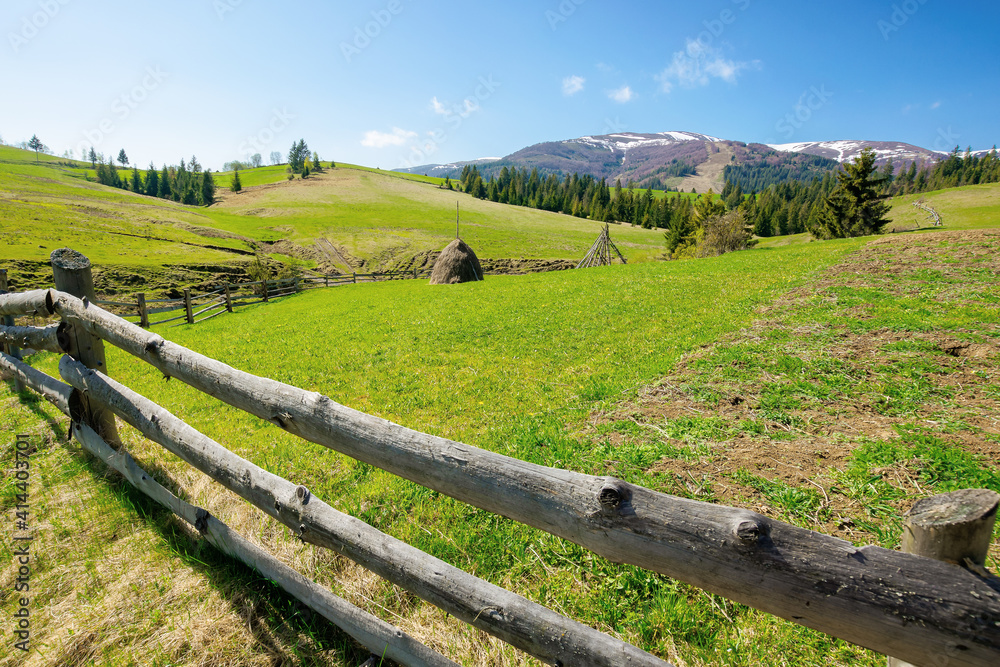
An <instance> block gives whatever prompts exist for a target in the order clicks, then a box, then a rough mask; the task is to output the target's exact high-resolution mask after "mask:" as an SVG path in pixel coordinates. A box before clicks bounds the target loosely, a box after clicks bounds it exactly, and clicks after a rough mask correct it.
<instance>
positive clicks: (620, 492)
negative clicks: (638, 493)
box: [597, 479, 634, 514]
mask: <svg viewBox="0 0 1000 667" xmlns="http://www.w3.org/2000/svg"><path fill="white" fill-rule="evenodd" d="M597 502H599V503H600V504H601V509H602V510H603V511H604V513H605V514H608V513H618V514H634V510H633V509H632V491H631V490H630V489H629V488H628V485H627V484H626V483H625V482H623V481H621V480H620V479H608V480H606V481H605V483H604V484H603V485H602V486H601V490H600V491H598V492H597Z"/></svg>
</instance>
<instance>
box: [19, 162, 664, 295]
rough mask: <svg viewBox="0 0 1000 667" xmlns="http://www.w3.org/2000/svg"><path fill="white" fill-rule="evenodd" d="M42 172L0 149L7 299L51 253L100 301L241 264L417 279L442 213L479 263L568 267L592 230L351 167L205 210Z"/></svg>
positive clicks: (441, 237) (649, 246)
mask: <svg viewBox="0 0 1000 667" xmlns="http://www.w3.org/2000/svg"><path fill="white" fill-rule="evenodd" d="M42 158H43V159H41V160H40V162H39V163H38V164H36V163H35V161H34V154H33V153H30V152H28V151H22V150H19V149H15V148H9V147H0V240H2V241H3V244H2V246H0V261H3V262H5V263H6V264H7V265H8V268H10V269H11V275H12V280H13V283H14V284H15V285H17V284H43V283H45V282H47V281H46V269H45V264H46V262H47V259H48V256H49V253H51V251H52V250H54V249H55V248H57V247H63V246H70V247H73V248H75V249H77V250H79V251H81V252H83V253H84V254H86V255H87V256H89V257H91V259H92V261H93V262H94V264H95V265H96V266H100V267H102V271H103V272H104V273H103V277H100V278H99V281H98V283H99V288H100V289H102V291H105V292H117V291H129V290H131V291H142V290H145V291H156V290H157V289H161V288H163V287H165V286H166V285H168V284H174V285H176V283H177V282H180V281H186V282H187V283H202V282H210V281H211V280H212V279H213V278H214V277H215V275H216V274H217V273H219V272H227V273H240V272H242V271H243V270H244V267H245V265H246V263H247V261H248V256H249V255H251V254H253V253H255V252H263V253H266V254H270V255H271V256H272V257H273V258H275V259H278V260H283V261H291V260H300V261H304V262H305V263H306V264H307V265H309V266H315V265H317V264H319V265H321V266H326V267H328V268H339V269H340V270H351V269H358V270H362V271H381V270H389V269H393V268H398V267H409V266H414V265H415V266H422V265H424V264H425V263H426V262H428V261H429V258H430V257H432V253H434V252H437V251H440V250H441V249H442V248H443V247H444V246H445V245H447V244H448V242H449V241H450V240H451V239H452V238H454V234H455V207H456V203H458V204H459V205H460V206H461V221H462V227H461V234H462V236H463V238H464V239H465V240H466V241H467V242H468V243H470V245H472V246H473V247H474V248H475V250H476V252H477V253H478V254H479V256H480V257H481V258H483V259H486V260H490V259H492V260H498V259H500V260H570V261H572V260H577V259H580V258H582V257H583V256H584V255H585V254H586V252H587V250H588V249H589V247H590V246H591V244H592V243H593V241H594V239H595V238H596V237H597V234H598V232H599V229H600V225H599V224H598V223H594V222H590V221H587V220H582V219H579V218H573V217H571V216H565V215H560V214H556V213H549V212H545V211H537V210H532V209H527V208H522V207H512V206H505V205H502V204H495V203H492V202H485V201H480V200H477V199H474V198H472V197H469V196H466V195H463V194H457V193H455V192H451V191H448V190H444V189H441V188H440V187H438V186H439V185H440V184H441V183H442V181H441V179H435V178H429V177H425V176H414V175H409V174H399V173H394V172H385V171H382V170H378V169H368V168H363V167H355V166H343V167H337V168H336V169H333V170H329V169H328V170H326V171H324V172H322V173H317V174H314V175H312V176H311V177H310V178H308V179H305V180H303V179H300V178H296V179H295V180H292V181H288V180H286V177H285V172H284V167H281V166H278V167H261V168H259V169H253V170H247V171H245V172H241V180H242V181H243V183H244V185H245V186H246V187H245V189H244V190H243V191H242V192H240V193H238V194H237V193H232V192H230V191H229V189H228V184H229V183H230V179H231V174H230V173H224V174H219V175H218V176H217V184H218V185H219V189H218V202H217V203H216V204H215V205H213V206H210V207H207V208H206V207H196V206H184V205H180V204H176V203H174V202H171V201H165V200H162V199H156V198H151V197H146V196H143V195H136V194H133V193H131V192H127V191H124V190H118V189H114V188H108V187H105V186H101V185H99V184H97V183H95V182H93V175H92V172H91V171H90V169H89V166H90V165H88V164H85V163H72V162H70V161H60V160H57V159H55V158H51V156H42ZM613 235H614V238H615V241H616V243H618V246H619V248H620V249H621V250H622V252H624V253H625V255H626V256H627V257H628V258H629V260H630V261H631V262H642V261H649V260H652V259H654V258H656V257H657V256H658V255H659V254H660V252H661V248H662V234H660V233H659V232H656V231H651V230H643V229H633V228H631V227H625V226H622V227H616V228H615V230H614V232H613ZM317 241H321V242H323V247H320V246H317ZM278 242H282V243H280V245H279V246H276V247H271V246H270V245H268V244H271V243H278ZM326 242H328V243H326ZM331 246H332V247H333V248H331ZM331 253H333V254H334V256H333V257H331V256H330V254H331ZM338 254H339V256H337V255H338ZM171 277H172V278H171ZM171 279H172V280H173V282H172V283H171V282H170V281H171Z"/></svg>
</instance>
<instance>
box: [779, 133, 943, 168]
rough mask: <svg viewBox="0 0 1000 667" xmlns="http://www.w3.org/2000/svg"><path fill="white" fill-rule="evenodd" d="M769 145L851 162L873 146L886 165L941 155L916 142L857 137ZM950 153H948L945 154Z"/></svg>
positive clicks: (932, 158)
mask: <svg viewBox="0 0 1000 667" xmlns="http://www.w3.org/2000/svg"><path fill="white" fill-rule="evenodd" d="M767 146H768V147H769V148H773V149H774V150H776V151H784V152H788V153H808V154H809V155H819V156H822V157H827V158H831V159H834V160H836V161H837V162H840V163H844V162H850V161H851V160H853V159H855V158H856V157H858V156H859V155H860V154H861V151H862V150H864V149H865V148H867V147H871V148H872V149H873V150H874V151H875V154H876V155H877V156H878V159H877V160H876V164H885V163H886V162H888V161H889V160H892V161H893V163H894V164H896V165H899V164H900V163H905V162H920V161H928V162H933V161H937V160H939V159H940V158H941V153H940V152H939V151H933V150H928V149H926V148H921V147H920V146H914V145H913V144H907V143H903V142H901V141H858V140H844V139H842V140H838V141H804V142H798V143H791V144H767ZM946 154H947V153H946Z"/></svg>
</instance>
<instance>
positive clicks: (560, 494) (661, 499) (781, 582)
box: [0, 290, 1000, 666]
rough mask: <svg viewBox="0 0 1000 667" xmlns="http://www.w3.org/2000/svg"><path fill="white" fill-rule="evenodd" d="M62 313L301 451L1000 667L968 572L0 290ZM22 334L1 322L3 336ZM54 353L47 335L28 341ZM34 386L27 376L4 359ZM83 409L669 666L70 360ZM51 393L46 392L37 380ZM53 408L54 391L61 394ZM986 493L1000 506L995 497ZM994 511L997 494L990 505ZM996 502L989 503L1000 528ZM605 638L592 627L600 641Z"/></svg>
mask: <svg viewBox="0 0 1000 667" xmlns="http://www.w3.org/2000/svg"><path fill="white" fill-rule="evenodd" d="M33 313H37V314H41V315H58V316H60V317H61V318H62V320H63V324H62V325H60V326H61V327H66V328H74V329H76V328H78V329H81V330H82V331H84V332H86V333H87V334H90V335H93V336H96V337H99V338H101V339H103V340H104V341H106V342H108V343H110V344H112V345H115V346H117V347H119V348H121V349H123V350H125V351H126V352H128V353H130V354H132V355H134V356H136V357H138V358H140V359H143V360H145V361H147V362H148V363H150V364H151V365H153V366H154V367H156V368H157V369H159V370H160V371H161V372H162V373H163V374H164V375H165V376H167V377H174V378H177V379H178V380H181V381H183V382H185V383H187V384H189V385H191V386H193V387H195V388H196V389H199V390H201V391H203V392H205V393H207V394H209V395H211V396H214V397H216V398H219V399H220V400H222V401H224V402H226V403H229V404H230V405H233V406H235V407H238V408H240V409H243V410H245V411H247V412H249V413H251V414H254V415H257V416H258V417H261V418H263V419H265V420H267V421H269V422H271V423H273V424H276V425H278V426H280V427H281V428H283V429H285V430H287V431H289V432H290V433H293V434H296V435H298V436H300V437H302V438H304V439H306V440H310V441H312V442H316V443H319V444H322V445H324V446H327V447H330V448H332V449H335V450H337V451H340V452H342V453H344V454H347V455H349V456H352V457H354V458H356V459H358V460H361V461H365V462H367V463H369V464H372V465H375V466H377V467H380V468H382V469H384V470H387V471H389V472H391V473H394V474H397V475H399V476H401V477H404V478H406V479H409V480H412V481H414V482H416V483H418V484H422V485H424V486H426V487H428V488H431V489H434V490H437V491H439V492H441V493H444V494H447V495H449V496H452V497H454V498H457V499H459V500H462V501H465V502H468V503H470V504H472V505H475V506H477V507H480V508H482V509H485V510H489V511H492V512H495V513H497V514H501V515H504V516H507V517H509V518H512V519H514V520H517V521H520V522H522V523H525V524H527V525H530V526H534V527H536V528H539V529H542V530H545V531H547V532H550V533H552V534H554V535H558V536H561V537H563V538H566V539H569V540H571V541H573V542H576V543H578V544H580V545H582V546H584V547H586V548H588V549H590V550H592V551H594V552H596V553H598V554H601V555H603V556H605V557H607V558H609V559H611V560H614V561H617V562H623V563H632V564H635V565H638V566H641V567H644V568H647V569H650V570H653V571H656V572H661V573H663V574H666V575H669V576H672V577H674V578H677V579H680V580H682V581H686V582H688V583H691V584H694V585H697V586H699V587H701V588H704V589H706V590H709V591H712V592H714V593H717V594H720V595H724V596H726V597H728V598H730V599H732V600H736V601H738V602H742V603H744V604H748V605H750V606H753V607H755V608H758V609H761V610H764V611H767V612H770V613H772V614H775V615H778V616H781V617H783V618H786V619H789V620H792V621H794V622H796V623H799V624H802V625H805V626H808V627H812V628H815V629H818V630H821V631H823V632H826V633H828V634H831V635H833V636H836V637H840V638H842V639H845V640H847V641H850V642H853V643H855V644H859V645H861V646H865V647H868V648H871V649H874V650H876V651H879V652H881V653H885V654H887V655H893V656H895V657H898V658H900V659H903V660H906V661H908V662H911V663H913V664H916V665H929V664H943V663H941V662H940V660H939V658H941V659H947V661H948V662H947V664H948V665H951V666H957V665H970V666H971V665H978V666H986V665H996V664H1000V580H997V578H996V577H993V576H992V575H990V574H989V573H986V572H985V571H984V570H982V567H981V565H982V564H979V566H978V568H977V567H959V566H956V565H953V564H950V563H945V562H940V561H937V560H932V559H929V558H925V557H922V556H916V555H911V554H906V553H900V552H895V551H890V550H887V549H882V548H879V547H873V546H867V547H861V548H856V547H854V546H853V545H851V544H850V543H848V542H845V541H843V540H839V539H835V538H832V537H829V536H826V535H822V534H820V533H816V532H813V531H809V530H805V529H802V528H798V527H795V526H791V525H789V524H785V523H782V522H779V521H774V520H771V519H768V518H767V517H764V516H762V515H759V514H756V513H754V512H750V511H746V510H741V509H735V508H729V507H721V506H717V505H713V504H709V503H703V502H697V501H692V500H687V499H683V498H677V497H674V496H669V495H666V494H661V493H657V492H654V491H651V490H649V489H645V488H642V487H638V486H634V485H631V484H629V483H627V482H625V481H622V480H617V479H613V478H608V477H594V476H591V475H583V474H579V473H575V472H572V471H567V470H559V469H554V468H546V467H543V466H539V465H535V464H531V463H527V462H524V461H519V460H517V459H512V458H509V457H505V456H502V455H499V454H495V453H493V452H488V451H485V450H481V449H477V448H475V447H471V446H469V445H465V444H462V443H459V442H454V441H451V440H447V439H444V438H438V437H435V436H430V435H427V434H424V433H419V432H416V431H413V430H410V429H407V428H404V427H402V426H399V425H396V424H393V423H391V422H388V421H385V420H382V419H378V418H376V417H372V416H370V415H366V414H363V413H360V412H357V411H355V410H351V409H350V408H347V407H345V406H342V405H339V404H337V403H335V402H333V401H331V400H330V399H329V398H327V397H326V396H322V395H320V394H318V393H315V392H310V391H305V390H302V389H299V388H297V387H293V386H290V385H286V384H283V383H280V382H276V381H274V380H270V379H268V378H261V377H257V376H254V375H251V374H249V373H244V372H242V371H239V370H236V369H234V368H231V367H229V366H227V365H225V364H222V363H221V362H218V361H216V360H214V359H210V358H208V357H204V356H202V355H199V354H197V353H195V352H192V351H191V350H188V349H186V348H183V347H181V346H179V345H176V344H174V343H171V342H169V341H166V340H164V339H163V338H162V337H161V336H159V335H157V334H155V333H152V332H149V331H145V330H143V329H141V328H140V327H138V326H135V325H133V324H131V323H129V322H126V321H124V320H122V319H121V318H118V317H116V316H114V315H112V314H110V313H108V312H106V311H104V310H103V309H101V308H99V307H97V306H95V305H94V304H92V303H87V302H85V301H84V300H81V299H79V298H76V297H75V296H72V295H70V294H66V293H63V292H58V291H55V290H36V291H34V292H28V293H23V294H13V295H6V296H0V315H25V314H33ZM15 334H17V335H22V336H23V335H25V334H24V333H23V332H8V331H7V330H6V328H0V341H2V340H6V339H5V338H4V337H5V336H14V335H15ZM37 335H38V336H39V337H40V340H44V341H46V342H47V344H49V345H50V346H51V347H50V348H46V349H51V348H52V347H55V348H56V351H65V349H64V348H63V349H60V347H61V346H60V340H61V339H60V338H59V337H58V336H57V338H56V341H55V345H54V346H52V345H51V344H52V339H51V335H50V334H46V335H43V334H40V333H39V334H37ZM5 363H7V364H9V365H11V366H13V367H14V368H16V369H20V370H18V371H17V373H16V374H17V376H18V377H19V378H22V379H24V380H26V381H29V380H30V378H29V375H28V373H27V371H25V370H23V369H21V366H23V364H20V362H17V361H16V360H13V359H12V358H11V359H10V360H8V359H7V358H6V357H5ZM60 373H61V375H62V376H63V379H64V380H66V382H68V383H69V384H70V385H72V386H73V387H74V391H73V392H72V393H71V394H70V395H69V398H68V399H67V402H68V408H69V410H70V413H71V414H72V415H74V421H78V420H80V419H84V420H85V418H86V417H85V414H83V413H81V412H80V411H79V410H78V409H77V408H76V407H75V406H76V405H77V404H78V402H82V401H84V400H89V401H92V402H93V403H95V404H96V405H98V406H100V407H101V408H103V409H108V410H111V411H112V412H114V413H115V414H116V415H118V416H119V417H120V418H122V419H124V420H125V421H127V422H129V423H131V424H133V425H134V426H136V428H138V429H139V430H140V431H141V432H143V433H144V434H145V435H146V436H147V437H148V438H150V439H151V440H154V441H156V442H159V443H160V444H161V445H163V446H164V447H166V448H168V449H170V450H171V451H174V452H175V453H176V454H177V455H178V456H180V457H181V458H183V459H184V460H186V461H188V462H189V463H191V464H192V465H194V466H195V467H199V468H200V469H202V470H203V471H205V472H206V473H208V474H210V475H211V476H212V477H213V478H214V479H216V481H219V482H220V483H222V484H223V485H225V486H227V488H230V489H231V490H233V491H234V492H236V493H238V494H239V495H241V496H242V497H244V498H246V499H247V500H249V501H250V502H252V503H254V504H255V505H257V506H258V507H260V508H261V509H263V510H264V511H266V512H267V513H268V514H270V515H271V516H273V517H274V518H276V519H278V520H279V521H281V522H282V523H284V524H285V525H288V526H289V527H291V528H292V529H293V530H295V531H296V534H297V535H299V536H300V537H301V538H302V539H303V540H304V541H308V542H312V543H314V544H317V545H320V546H324V547H328V548H331V549H333V550H335V551H338V552H339V553H343V554H345V555H347V556H348V557H350V558H352V559H354V560H356V561H357V562H359V563H361V564H362V565H364V566H366V567H369V568H370V569H372V570H373V571H375V572H377V573H379V574H380V575H382V576H384V577H385V578H386V579H388V580H390V581H393V582H395V583H397V584H399V585H400V586H402V587H404V588H406V589H408V590H410V591H412V592H414V593H415V594H417V595H419V596H421V597H423V598H424V599H426V600H428V601H430V602H432V603H433V604H436V605H438V606H440V607H442V608H443V609H446V610H448V611H449V612H450V613H452V614H454V615H455V616H456V617H458V618H461V619H462V620H465V621H467V622H470V623H471V624H472V625H475V626H476V627H480V628H482V629H484V630H486V631H488V632H491V633H492V634H494V635H496V636H498V637H500V638H502V639H504V640H505V641H508V642H510V643H511V644H512V645H514V646H517V647H519V648H521V649H522V650H525V651H527V652H529V653H531V654H533V655H535V656H537V657H539V658H540V659H542V660H544V661H546V662H549V663H551V664H564V665H569V664H608V665H618V664H662V662H660V661H658V660H657V659H656V658H653V657H652V656H649V655H648V654H645V653H642V652H641V651H639V650H638V649H636V648H635V647H631V646H629V645H627V644H622V643H621V642H618V641H617V640H613V639H611V638H610V637H606V636H604V635H600V637H602V638H603V639H601V638H598V637H595V636H594V635H593V634H591V633H595V631H593V630H590V629H589V628H585V627H584V626H580V625H579V624H575V622H574V621H570V620H569V619H564V618H562V617H558V616H557V615H555V614H553V613H552V612H550V611H548V610H546V609H544V608H539V607H538V606H537V605H532V603H530V602H528V601H526V600H523V598H518V596H515V595H513V594H512V593H509V592H507V591H503V590H502V589H497V588H496V587H492V586H491V585H490V584H487V583H486V582H479V581H478V580H476V579H475V578H474V577H471V575H468V574H466V573H464V572H461V571H460V570H456V569H455V568H452V567H451V566H448V565H447V564H444V563H441V562H440V561H437V560H436V559H433V558H432V557H431V556H428V555H427V554H423V553H421V552H419V551H416V550H415V549H412V548H411V547H409V546H408V545H405V544H403V543H401V542H398V541H397V540H394V539H393V538H391V537H389V536H386V535H383V534H381V533H378V531H375V530H374V529H373V528H371V527H370V526H367V525H366V524H363V523H362V522H360V521H358V520H356V519H353V518H351V517H348V516H345V515H342V514H340V513H339V512H336V511H335V510H333V509H332V508H330V507H329V506H328V505H326V504H325V503H323V502H322V501H320V500H319V499H317V498H314V497H312V495H311V494H310V493H309V491H308V490H307V489H305V488H304V487H301V486H296V485H294V484H293V483H291V482H288V481H286V480H283V479H281V478H278V477H276V476H274V475H270V474H269V473H267V472H266V471H263V470H261V469H259V468H256V467H255V466H252V464H249V463H248V462H246V461H243V460H242V459H239V458H238V457H236V456H235V455H233V454H232V453H231V452H227V451H226V450H224V449H223V448H222V447H221V446H220V445H218V444H217V443H214V442H213V441H211V440H209V439H208V438H206V437H205V436H203V435H201V434H200V433H198V432H197V431H194V430H193V429H191V428H190V427H188V426H187V425H186V424H184V423H183V422H181V421H180V420H178V419H177V418H176V417H173V416H172V415H170V414H169V413H167V412H166V411H165V410H163V409H162V408H160V407H158V406H156V405H155V404H154V403H152V402H150V401H148V400H147V399H145V398H143V397H141V396H138V395H137V394H135V393H134V392H131V391H130V390H128V389H127V388H125V387H122V386H121V385H118V384H117V383H115V382H114V381H113V380H111V379H110V378H109V377H107V374H106V373H104V372H101V371H95V370H87V369H86V368H84V367H81V366H80V365H79V364H77V363H75V362H73V361H71V360H70V359H68V358H64V360H63V362H62V363H61V364H60ZM29 386H32V387H35V386H37V387H38V389H39V391H41V393H43V395H45V392H46V391H47V392H48V394H49V395H50V396H51V395H53V392H54V390H53V389H52V387H51V386H47V385H44V384H38V383H37V382H33V381H30V382H29ZM57 398H58V397H57ZM992 497H994V498H995V497H996V494H993V496H992ZM994 504H995V500H994ZM995 513H996V508H995V506H994V508H993V509H992V516H995ZM987 514H989V512H987ZM596 634H597V635H599V634H600V633H596Z"/></svg>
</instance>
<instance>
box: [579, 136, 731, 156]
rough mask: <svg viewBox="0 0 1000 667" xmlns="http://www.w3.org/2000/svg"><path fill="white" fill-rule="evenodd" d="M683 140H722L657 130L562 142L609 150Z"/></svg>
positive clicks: (666, 143) (622, 149)
mask: <svg viewBox="0 0 1000 667" xmlns="http://www.w3.org/2000/svg"><path fill="white" fill-rule="evenodd" d="M684 141H710V142H717V141H722V139H719V138H717V137H712V136H709V135H707V134H697V133H695V132H657V133H656V134H639V133H637V132H619V133H616V134H605V135H599V136H585V137H579V138H578V139H569V140H566V141H563V142H561V143H563V144H584V145H587V146H594V147H596V148H605V149H607V150H609V151H616V150H618V151H626V152H627V151H629V150H632V149H635V148H648V147H651V146H671V145H673V144H676V143H679V142H684Z"/></svg>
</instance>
